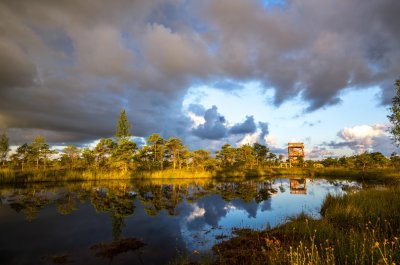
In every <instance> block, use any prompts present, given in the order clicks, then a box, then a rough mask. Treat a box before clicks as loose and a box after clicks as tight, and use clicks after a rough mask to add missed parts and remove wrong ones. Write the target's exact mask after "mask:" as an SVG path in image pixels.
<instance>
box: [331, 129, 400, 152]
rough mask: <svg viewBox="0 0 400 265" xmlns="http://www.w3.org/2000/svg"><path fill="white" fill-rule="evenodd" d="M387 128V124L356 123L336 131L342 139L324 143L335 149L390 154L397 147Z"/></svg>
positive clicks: (396, 150) (395, 150)
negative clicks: (356, 124)
mask: <svg viewBox="0 0 400 265" xmlns="http://www.w3.org/2000/svg"><path fill="white" fill-rule="evenodd" d="M387 130H388V126H387V125H383V124H375V125H358V126H354V127H351V128H344V129H342V130H341V131H340V132H339V133H338V136H339V137H340V138H341V139H342V140H343V141H341V142H335V141H332V142H330V143H325V145H326V146H329V147H331V148H335V149H342V148H346V147H347V148H350V149H351V150H354V151H355V152H356V153H358V154H360V153H362V152H365V151H370V152H381V153H383V154H384V155H390V153H392V152H398V151H399V149H398V148H396V147H395V146H394V145H393V143H392V140H391V139H390V136H389V135H388V132H387Z"/></svg>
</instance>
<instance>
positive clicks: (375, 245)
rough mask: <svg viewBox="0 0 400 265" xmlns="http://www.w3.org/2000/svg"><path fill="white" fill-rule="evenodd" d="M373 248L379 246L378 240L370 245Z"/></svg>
mask: <svg viewBox="0 0 400 265" xmlns="http://www.w3.org/2000/svg"><path fill="white" fill-rule="evenodd" d="M372 248H373V249H375V248H379V242H378V241H376V242H375V244H374V246H373V247H372Z"/></svg>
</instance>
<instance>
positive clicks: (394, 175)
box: [0, 167, 400, 184]
mask: <svg viewBox="0 0 400 265" xmlns="http://www.w3.org/2000/svg"><path fill="white" fill-rule="evenodd" d="M279 176H288V177H293V176H301V177H316V178H331V179H347V180H356V181H359V182H363V183H364V182H366V183H382V184H393V183H397V182H399V180H400V171H399V170H396V169H369V170H365V171H361V170H354V169H344V168H318V169H315V168H278V167H263V168H255V169H241V170H239V169H225V170H217V171H202V170H190V169H179V170H178V169H177V170H173V169H166V170H159V171H138V172H135V171H127V172H125V171H121V170H96V169H90V170H89V169H87V170H84V169H81V170H71V169H48V170H43V169H41V170H34V169H32V170H10V169H0V183H16V182H18V183H19V182H48V181H91V180H101V179H104V180H112V179H183V178H199V179H203V178H221V179H224V178H234V179H246V178H259V177H279Z"/></svg>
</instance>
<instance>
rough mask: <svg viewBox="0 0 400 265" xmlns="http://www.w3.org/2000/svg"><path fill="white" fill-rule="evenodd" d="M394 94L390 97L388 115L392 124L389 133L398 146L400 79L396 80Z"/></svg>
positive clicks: (399, 137) (399, 141) (399, 139)
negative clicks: (389, 112)
mask: <svg viewBox="0 0 400 265" xmlns="http://www.w3.org/2000/svg"><path fill="white" fill-rule="evenodd" d="M395 85H396V95H395V96H394V97H393V99H392V107H391V108H390V111H391V113H392V114H391V115H389V116H388V118H389V120H390V122H391V123H392V126H391V128H390V133H391V134H392V137H393V141H394V143H395V144H396V145H397V146H400V79H399V80H397V81H396V84H395Z"/></svg>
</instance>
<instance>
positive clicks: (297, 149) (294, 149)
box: [288, 143, 304, 166]
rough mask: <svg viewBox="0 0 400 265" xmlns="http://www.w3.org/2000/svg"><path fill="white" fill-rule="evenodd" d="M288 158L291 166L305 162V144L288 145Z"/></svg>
mask: <svg viewBox="0 0 400 265" xmlns="http://www.w3.org/2000/svg"><path fill="white" fill-rule="evenodd" d="M288 158H289V163H290V166H293V165H297V164H299V163H300V161H303V160H304V143H288Z"/></svg>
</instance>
